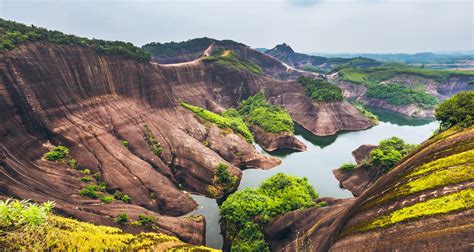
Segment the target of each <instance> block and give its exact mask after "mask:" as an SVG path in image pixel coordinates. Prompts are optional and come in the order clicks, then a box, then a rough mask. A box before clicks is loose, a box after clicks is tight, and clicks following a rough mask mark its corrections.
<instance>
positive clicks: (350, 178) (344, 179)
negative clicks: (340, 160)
mask: <svg viewBox="0 0 474 252" xmlns="http://www.w3.org/2000/svg"><path fill="white" fill-rule="evenodd" d="M375 147H377V146H375V145H361V146H360V147H359V148H357V149H355V150H354V151H353V152H352V156H353V157H354V158H355V160H356V163H357V165H358V166H357V168H355V169H353V170H350V171H345V170H342V169H335V170H333V171H332V172H333V174H334V177H336V179H337V180H339V183H340V185H341V186H342V187H344V188H345V189H347V190H349V191H351V193H352V195H354V196H356V197H357V196H359V195H361V194H362V193H363V192H364V191H365V190H366V189H367V188H369V187H370V186H372V185H373V184H374V183H375V181H377V179H378V178H380V176H382V175H383V171H382V169H377V168H375V167H372V166H370V165H366V164H364V163H363V162H364V161H365V160H367V158H368V157H369V153H370V151H371V150H372V149H374V148H375Z"/></svg>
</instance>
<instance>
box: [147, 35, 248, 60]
mask: <svg viewBox="0 0 474 252" xmlns="http://www.w3.org/2000/svg"><path fill="white" fill-rule="evenodd" d="M212 43H214V44H215V45H219V46H238V45H244V44H241V43H237V42H235V41H232V40H221V41H219V40H215V39H211V38H206V37H205V38H196V39H190V40H187V41H183V42H169V43H163V44H162V43H158V42H152V43H148V44H146V45H144V46H142V48H143V50H145V51H146V52H149V53H150V54H152V55H153V56H158V57H160V56H161V57H163V56H168V57H169V56H174V55H176V54H180V53H183V52H185V53H190V52H195V51H197V52H199V53H201V52H202V51H204V50H205V49H206V48H207V47H209V46H210V45H211V44H212Z"/></svg>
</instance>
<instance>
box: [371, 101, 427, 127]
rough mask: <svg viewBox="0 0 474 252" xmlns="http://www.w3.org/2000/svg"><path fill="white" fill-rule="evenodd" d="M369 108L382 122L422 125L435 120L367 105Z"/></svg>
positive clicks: (400, 124)
mask: <svg viewBox="0 0 474 252" xmlns="http://www.w3.org/2000/svg"><path fill="white" fill-rule="evenodd" d="M367 110H369V111H370V112H372V113H373V114H375V115H376V116H378V118H379V120H380V121H382V122H390V123H392V124H396V125H399V126H421V125H425V124H428V123H430V122H432V121H433V119H430V118H415V117H409V116H405V115H403V114H400V113H397V112H393V111H390V110H386V109H382V108H376V107H371V106H367Z"/></svg>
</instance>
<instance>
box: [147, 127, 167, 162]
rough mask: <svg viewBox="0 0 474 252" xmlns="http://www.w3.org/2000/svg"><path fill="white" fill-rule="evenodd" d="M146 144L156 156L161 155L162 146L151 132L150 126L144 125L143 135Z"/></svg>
mask: <svg viewBox="0 0 474 252" xmlns="http://www.w3.org/2000/svg"><path fill="white" fill-rule="evenodd" d="M143 139H144V140H145V142H146V144H147V145H148V149H149V150H150V151H151V152H153V153H154V154H155V155H156V156H157V157H160V156H161V152H163V147H161V145H160V144H159V143H158V140H157V139H156V137H155V135H153V132H151V129H150V127H148V125H145V135H144V136H143Z"/></svg>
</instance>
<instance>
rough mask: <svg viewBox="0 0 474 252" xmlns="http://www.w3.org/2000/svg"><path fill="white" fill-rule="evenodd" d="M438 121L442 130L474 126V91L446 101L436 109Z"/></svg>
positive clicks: (462, 93) (459, 94) (457, 95)
mask: <svg viewBox="0 0 474 252" xmlns="http://www.w3.org/2000/svg"><path fill="white" fill-rule="evenodd" d="M436 119H437V120H438V121H440V122H441V125H440V127H441V129H447V128H449V127H451V126H454V125H460V126H461V127H470V126H472V125H473V124H474V91H465V92H461V93H458V94H456V95H454V96H453V97H451V98H449V99H447V100H445V101H444V102H443V103H441V104H440V105H439V106H438V107H437V108H436Z"/></svg>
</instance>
